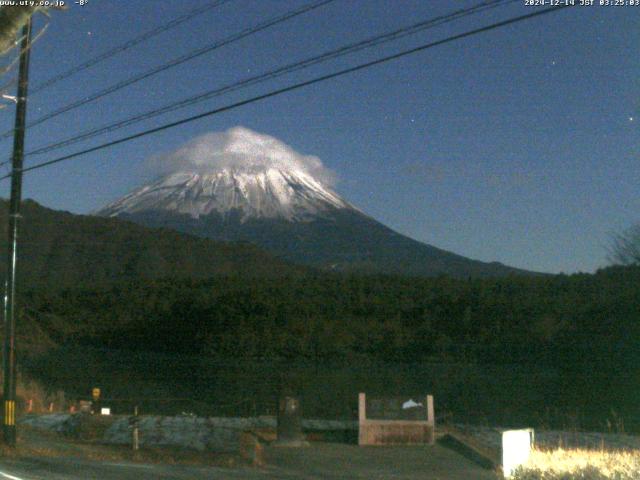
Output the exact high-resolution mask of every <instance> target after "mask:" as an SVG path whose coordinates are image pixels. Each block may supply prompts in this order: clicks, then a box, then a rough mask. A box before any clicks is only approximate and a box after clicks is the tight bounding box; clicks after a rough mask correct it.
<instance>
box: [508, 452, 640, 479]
mask: <svg viewBox="0 0 640 480" xmlns="http://www.w3.org/2000/svg"><path fill="white" fill-rule="evenodd" d="M513 478H514V479H515V480H573V479H584V480H637V479H639V478H640V451H617V452H616V451H606V450H601V451H598V450H577V449H576V450H564V449H562V448H559V449H555V450H534V451H533V452H532V454H531V458H530V459H529V462H528V463H527V464H526V465H525V466H524V468H522V469H519V470H518V472H517V473H516V474H515V475H514V476H513Z"/></svg>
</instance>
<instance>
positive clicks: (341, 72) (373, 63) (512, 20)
mask: <svg viewBox="0 0 640 480" xmlns="http://www.w3.org/2000/svg"><path fill="white" fill-rule="evenodd" d="M570 6H571V5H562V6H558V7H550V8H546V9H544V10H539V11H537V12H533V13H529V14H526V15H520V16H518V17H512V18H510V19H507V20H503V21H501V22H497V23H493V24H491V25H488V26H485V27H481V28H476V29H474V30H469V31H467V32H464V33H460V34H458V35H453V36H451V37H447V38H445V39H443V40H438V41H435V42H431V43H427V44H424V45H420V46H418V47H414V48H411V49H408V50H403V51H402V52H399V53H396V54H393V55H388V56H386V57H382V58H379V59H377V60H372V61H370V62H365V63H361V64H359V65H356V66H354V67H349V68H346V69H343V70H339V71H337V72H334V73H330V74H327V75H322V76H320V77H316V78H313V79H311V80H306V81H304V82H299V83H295V84H293V85H290V86H288V87H284V88H280V89H277V90H273V91H271V92H268V93H265V94H262V95H258V96H255V97H251V98H249V99H246V100H241V101H239V102H235V103H232V104H229V105H225V106H224V107H219V108H216V109H213V110H209V111H207V112H204V113H200V114H198V115H193V116H190V117H187V118H183V119H181V120H177V121H175V122H171V123H167V124H164V125H161V126H159V127H155V128H151V129H149V130H145V131H143V132H139V133H136V134H133V135H128V136H126V137H122V138H119V139H117V140H112V141H110V142H106V143H103V144H101V145H97V146H95V147H91V148H87V149H85V150H81V151H78V152H74V153H71V154H69V155H64V156H62V157H58V158H55V159H53V160H49V161H46V162H42V163H38V164H35V165H32V166H30V167H26V168H24V169H23V170H22V171H23V172H28V171H30V170H37V169H39V168H43V167H47V166H49V165H53V164H56V163H60V162H63V161H66V160H70V159H72V158H76V157H79V156H81V155H86V154H87V153H93V152H96V151H99V150H103V149H105V148H109V147H112V146H115V145H119V144H121V143H125V142H128V141H131V140H135V139H137V138H141V137H145V136H147V135H151V134H154V133H158V132H161V131H164V130H168V129H170V128H174V127H177V126H180V125H184V124H187V123H191V122H194V121H196V120H200V119H201V118H205V117H210V116H212V115H216V114H219V113H222V112H226V111H228V110H232V109H235V108H238V107H242V106H244V105H249V104H251V103H255V102H258V101H261V100H265V99H267V98H271V97H275V96H277V95H281V94H283V93H288V92H291V91H294V90H298V89H300V88H303V87H307V86H310V85H314V84H316V83H320V82H324V81H326V80H330V79H333V78H337V77H341V76H343V75H347V74H349V73H353V72H357V71H360V70H364V69H366V68H370V67H373V66H376V65H380V64H382V63H386V62H389V61H392V60H397V59H399V58H402V57H406V56H408V55H412V54H414V53H418V52H422V51H424V50H427V49H430V48H434V47H437V46H440V45H444V44H446V43H450V42H453V41H456V40H460V39H463V38H467V37H470V36H473V35H477V34H480V33H484V32H488V31H490V30H495V29H497V28H500V27H504V26H507V25H511V24H514V23H518V22H521V21H524V20H528V19H531V18H534V17H539V16H541V15H545V14H547V13H551V12H555V11H558V10H562V9H564V8H567V7H570ZM8 177H9V176H8V175H5V176H3V177H0V180H4V179H6V178H8Z"/></svg>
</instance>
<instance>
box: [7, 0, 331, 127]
mask: <svg viewBox="0 0 640 480" xmlns="http://www.w3.org/2000/svg"><path fill="white" fill-rule="evenodd" d="M333 1H335V0H319V1H316V2H313V3H310V4H307V5H305V6H303V7H301V8H298V9H296V10H290V11H288V12H286V13H284V14H282V15H279V16H276V17H273V18H271V19H269V20H266V21H264V22H261V23H259V24H257V25H255V26H253V27H250V28H246V29H244V30H242V31H240V32H238V33H235V34H233V35H230V36H228V37H225V38H223V39H222V40H218V41H216V42H214V43H212V44H209V45H206V46H205V47H201V48H198V49H196V50H192V51H191V52H189V53H187V54H186V55H182V56H180V57H178V58H174V59H173V60H171V61H170V62H167V63H165V64H162V65H160V66H157V67H154V68H152V69H151V70H147V71H146V72H144V73H141V74H139V75H136V76H134V77H130V78H128V79H126V80H123V81H121V82H118V83H116V84H113V85H111V86H109V87H107V88H104V89H102V90H100V91H98V92H95V93H93V94H91V95H89V96H87V97H85V98H82V99H80V100H77V101H75V102H72V103H70V104H67V105H65V106H63V107H61V108H59V109H58V110H54V111H53V112H50V113H48V114H46V115H43V116H42V117H40V118H38V119H36V120H34V121H33V122H31V123H29V124H27V127H28V128H30V127H35V126H36V125H40V124H41V123H43V122H46V121H47V120H51V119H52V118H55V117H57V116H59V115H62V114H63V113H66V112H69V111H71V110H74V109H76V108H78V107H81V106H82V105H86V104H87V103H90V102H94V101H96V100H98V99H100V98H102V97H105V96H107V95H110V94H112V93H114V92H117V91H118V90H121V89H123V88H125V87H128V86H130V85H133V84H135V83H138V82H140V81H142V80H145V79H147V78H150V77H152V76H154V75H157V74H159V73H161V72H164V71H166V70H169V69H171V68H174V67H177V66H178V65H181V64H183V63H185V62H188V61H190V60H193V59H194V58H197V57H200V56H202V55H204V54H205V53H209V52H212V51H213V50H216V49H218V48H221V47H223V46H225V45H229V44H231V43H234V42H237V41H238V40H241V39H243V38H246V37H248V36H250V35H253V34H255V33H258V32H261V31H262V30H266V29H267V28H270V27H273V26H274V25H277V24H279V23H282V22H285V21H287V20H290V19H291V18H294V17H297V16H299V15H302V14H304V13H307V12H310V11H312V10H315V9H316V8H319V7H322V6H324V5H326V4H328V3H331V2H333ZM12 134H13V131H12V130H9V131H7V132H5V133H3V134H2V135H0V139H4V138H8V137H10V136H11V135H12Z"/></svg>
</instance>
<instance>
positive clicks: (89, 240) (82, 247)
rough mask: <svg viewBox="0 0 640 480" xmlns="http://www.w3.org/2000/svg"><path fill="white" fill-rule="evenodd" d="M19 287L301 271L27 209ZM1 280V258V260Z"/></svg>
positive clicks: (189, 240)
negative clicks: (22, 285)
mask: <svg viewBox="0 0 640 480" xmlns="http://www.w3.org/2000/svg"><path fill="white" fill-rule="evenodd" d="M7 209H8V205H7V201H6V200H1V201H0V226H1V227H0V248H1V249H2V251H5V252H6V246H7V243H6V242H7V240H6V239H7ZM22 217H23V219H22V224H21V225H22V228H21V234H20V239H19V244H18V245H19V247H18V280H19V281H20V282H21V283H22V284H25V285H29V286H47V287H49V286H56V287H67V286H78V285H81V286H94V285H97V284H103V283H110V282H113V281H122V280H132V279H140V278H142V279H159V278H174V277H175V278H189V279H205V278H209V277H212V276H215V275H238V274H240V275H247V276H266V277H269V276H278V275H287V274H294V273H296V272H299V271H300V268H298V267H295V266H292V265H289V264H287V263H285V262H283V261H282V260H279V259H276V258H274V257H273V256H271V255H269V254H267V253H265V252H264V251H262V250H260V249H258V248H257V247H255V246H254V245H250V244H244V245H243V244H229V243H221V242H215V241H212V240H209V239H204V238H197V237H192V236H189V235H185V234H181V233H178V232H176V231H174V230H153V229H149V228H145V227H142V226H140V225H136V224H132V223H129V222H125V221H122V220H119V219H116V218H99V217H93V216H84V215H73V214H71V213H68V212H59V211H54V210H50V209H48V208H44V207H42V206H40V205H39V204H37V203H36V202H33V201H29V200H27V201H25V202H24V204H23V208H22ZM0 268H1V269H2V272H4V271H5V268H6V256H0Z"/></svg>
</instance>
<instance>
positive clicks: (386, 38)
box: [0, 0, 520, 165]
mask: <svg viewBox="0 0 640 480" xmlns="http://www.w3.org/2000/svg"><path fill="white" fill-rule="evenodd" d="M516 1H520V0H493V1H489V2H483V3H480V4H478V5H475V6H473V7H470V8H466V9H461V10H457V11H455V12H453V13H450V14H448V15H443V16H439V17H435V18H431V19H428V20H424V21H421V22H418V23H414V24H412V25H409V26H406V27H403V28H400V29H397V30H394V31H392V32H388V33H385V34H382V35H376V36H373V37H369V38H367V39H365V40H361V41H359V42H355V43H352V44H349V45H346V46H343V47H340V48H338V49H334V50H330V51H327V52H325V53H323V54H320V55H316V56H313V57H309V58H306V59H304V60H301V61H297V62H294V63H290V64H288V65H285V66H283V67H280V68H278V69H276V70H271V71H269V72H266V73H263V74H260V75H255V76H252V77H249V78H245V79H244V80H241V81H239V82H235V83H232V84H228V85H225V86H223V87H218V88H215V89H213V90H209V91H207V92H204V93H201V94H199V95H196V96H191V97H187V98H184V99H182V100H179V101H177V102H173V103H170V104H167V105H164V106H162V107H160V108H156V109H153V110H149V111H147V112H144V113H141V114H138V115H135V116H133V117H129V118H126V119H124V120H120V121H118V122H114V123H111V124H108V125H103V126H101V127H98V128H94V129H90V130H85V131H84V132H81V133H79V134H77V135H74V136H73V137H69V138H67V139H64V140H60V141H57V142H54V143H50V144H48V145H45V146H42V147H39V148H37V149H35V150H32V151H30V152H27V156H29V155H41V154H44V153H48V152H51V151H54V150H58V149H60V148H63V147H67V146H69V145H73V144H75V143H78V142H80V141H83V140H87V139H89V138H93V137H96V136H98V135H101V134H103V133H110V132H113V131H116V130H119V129H121V128H124V127H128V126H131V125H134V124H136V123H139V122H142V121H144V120H148V119H150V118H154V117H157V116H159V115H162V114H165V113H169V112H173V111H175V110H179V109H181V108H185V107H188V106H191V105H195V104H197V103H200V102H203V101H205V100H209V99H211V98H214V97H218V96H221V95H223V94H227V93H230V92H234V91H236V90H240V89H242V88H246V87H249V86H253V85H257V84H259V83H263V82H266V81H268V80H273V79H274V78H278V77H281V76H283V75H286V74H289V73H293V72H296V71H300V70H304V69H306V68H309V67H311V66H313V65H317V64H319V63H323V62H326V61H328V60H333V59H335V58H338V57H342V56H344V55H348V54H351V53H354V52H358V51H361V50H364V49H367V48H371V47H373V46H377V45H381V44H384V43H388V42H391V41H394V40H398V39H400V38H404V37H406V36H408V35H412V34H415V33H418V32H421V31H424V30H426V29H429V28H434V27H436V26H439V25H443V24H445V23H449V22H452V21H455V20H459V19H461V18H463V17H466V16H469V15H475V14H477V13H479V12H481V11H485V10H488V9H493V8H496V7H498V6H503V5H506V4H508V3H514V2H516ZM0 165H2V163H0Z"/></svg>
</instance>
